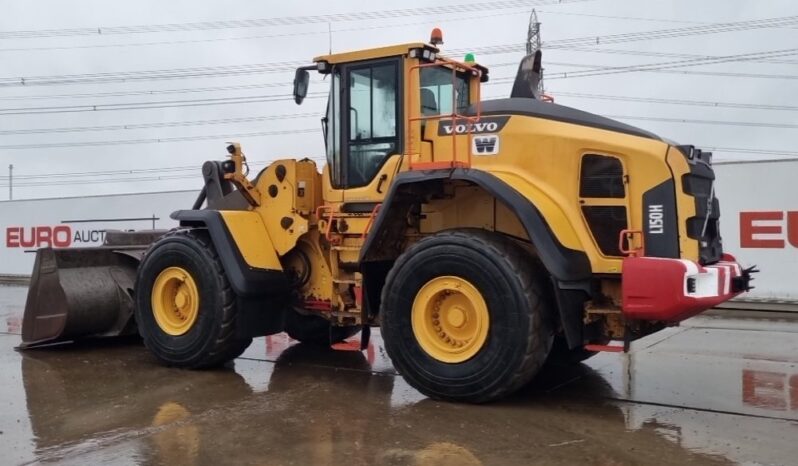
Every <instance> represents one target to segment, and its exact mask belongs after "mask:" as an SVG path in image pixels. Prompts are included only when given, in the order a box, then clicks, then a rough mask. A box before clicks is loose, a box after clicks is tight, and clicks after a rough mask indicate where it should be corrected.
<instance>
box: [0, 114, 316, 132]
mask: <svg viewBox="0 0 798 466" xmlns="http://www.w3.org/2000/svg"><path fill="white" fill-rule="evenodd" d="M318 116H319V115H318V114H317V113H288V114H281V115H263V116H251V117H238V118H221V119H215V120H189V121H169V122H159V123H132V124H125V125H106V126H69V127H61V128H32V129H12V130H0V135H1V136H7V135H22V134H52V133H85V132H92V131H120V130H137V129H152V128H175V127H180V126H207V125H226V124H231V123H256V122H261V121H272V120H287V119H297V118H309V117H318Z"/></svg>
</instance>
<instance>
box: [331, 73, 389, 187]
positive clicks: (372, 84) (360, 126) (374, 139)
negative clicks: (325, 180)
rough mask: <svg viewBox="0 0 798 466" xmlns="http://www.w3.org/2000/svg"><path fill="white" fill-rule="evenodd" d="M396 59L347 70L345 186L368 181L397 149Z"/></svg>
mask: <svg viewBox="0 0 798 466" xmlns="http://www.w3.org/2000/svg"><path fill="white" fill-rule="evenodd" d="M398 63H399V62H398V60H391V61H388V62H385V61H382V62H376V63H371V64H367V65H357V66H352V67H350V68H349V69H348V71H347V83H348V86H349V87H348V100H349V102H348V109H349V112H348V115H347V116H348V122H349V124H348V131H345V133H347V134H346V136H347V149H348V156H347V161H346V168H345V173H346V186H347V187H357V186H365V185H366V184H368V183H369V182H370V181H371V180H372V179H373V178H374V176H375V175H376V174H377V172H378V171H379V170H380V167H382V164H383V163H384V162H385V160H386V159H387V158H388V156H390V155H392V154H395V153H397V151H398V148H399V137H398V134H397V121H398V119H399V118H398V117H399V114H398V106H397V101H398V100H399V99H398V97H399V90H398V89H399V85H398V80H399V79H398ZM344 115H346V110H344Z"/></svg>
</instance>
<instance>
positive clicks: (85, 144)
mask: <svg viewBox="0 0 798 466" xmlns="http://www.w3.org/2000/svg"><path fill="white" fill-rule="evenodd" d="M307 116H314V115H313V114H297V116H296V118H300V117H307ZM605 116H607V117H609V118H617V119H621V120H645V121H658V122H665V123H682V124H684V123H689V124H706V125H716V126H736V127H757V128H772V129H795V128H798V125H796V124H789V123H766V122H751V121H725V120H705V119H688V118H667V117H653V116H636V115H605ZM285 117H286V116H285V115H281V116H280V118H285ZM275 118H277V117H275ZM275 118H272V117H250V118H246V120H249V121H261V120H262V119H275ZM230 120H236V119H232V118H230V119H225V120H201V121H199V122H197V121H195V122H170V123H162V124H163V125H164V126H190V125H193V124H215V123H214V122H217V121H225V122H227V121H230ZM242 120H243V118H242ZM157 125H161V123H152V124H147V126H148V127H158V126H157ZM122 126H124V125H122ZM94 128H100V127H94ZM115 128H118V126H116V127H115ZM316 131H317V130H316V129H310V128H308V129H301V130H283V131H266V132H252V133H237V134H228V135H213V136H210V135H204V136H179V137H169V138H149V139H121V140H105V141H81V142H54V143H35V144H5V145H0V150H26V149H56V148H71V147H97V146H113V145H131V144H153V143H166V142H183V141H192V140H203V139H225V138H233V137H254V136H267V135H285V134H294V133H297V134H298V133H311V132H316Z"/></svg>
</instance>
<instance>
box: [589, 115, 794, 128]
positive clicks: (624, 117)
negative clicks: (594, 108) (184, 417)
mask: <svg viewBox="0 0 798 466" xmlns="http://www.w3.org/2000/svg"><path fill="white" fill-rule="evenodd" d="M604 116H606V117H608V118H617V119H619V120H641V121H661V122H665V123H690V124H700V125H717V126H743V127H753V128H779V129H793V128H798V125H795V124H790V123H762V122H757V121H725V120H702V119H695V118H666V117H652V116H636V115H604Z"/></svg>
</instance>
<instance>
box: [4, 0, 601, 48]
mask: <svg viewBox="0 0 798 466" xmlns="http://www.w3.org/2000/svg"><path fill="white" fill-rule="evenodd" d="M585 1H588V0H585ZM508 9H512V8H508ZM527 9H528V6H524V7H523V9H522V10H521V11H526V10H527ZM518 13H519V11H504V10H503V11H502V12H501V13H493V14H484V12H483V13H480V14H478V15H468V16H460V17H456V18H442V19H439V20H436V21H424V22H418V21H413V22H403V23H390V24H380V25H379V26H362V27H352V28H344V29H332V30H328V29H327V28H325V29H324V30H323V31H321V30H319V31H301V32H286V33H282V34H267V35H262V34H259V35H254V36H237V37H211V38H206V39H183V40H161V41H151V42H131V43H116V44H91V45H59V46H46V47H14V48H0V52H35V51H52V50H85V49H103V48H118V47H153V46H163V45H183V44H197V43H209V42H223V41H237V40H259V39H274V38H279V37H295V36H311V35H327V34H329V33H331V32H332V33H338V32H352V31H369V30H375V29H386V28H399V27H406V26H411V25H412V26H417V25H420V24H439V23H448V22H452V21H458V22H460V21H469V20H480V21H483V20H484V19H485V18H495V17H500V16H509V15H515V14H518Z"/></svg>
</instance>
